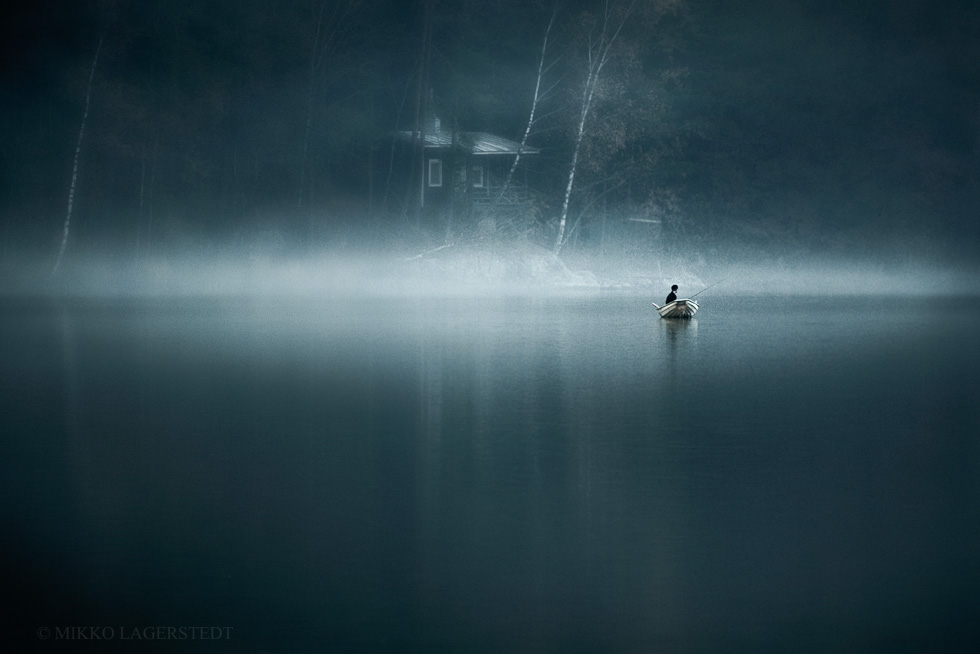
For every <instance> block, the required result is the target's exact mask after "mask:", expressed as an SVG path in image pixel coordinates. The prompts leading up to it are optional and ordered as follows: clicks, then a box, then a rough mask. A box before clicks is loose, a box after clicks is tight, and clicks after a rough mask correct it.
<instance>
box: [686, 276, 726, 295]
mask: <svg viewBox="0 0 980 654" xmlns="http://www.w3.org/2000/svg"><path fill="white" fill-rule="evenodd" d="M723 281H725V280H724V279H719V280H718V281H717V282H715V283H714V284H712V285H711V286H717V285H718V284H720V283H722V282H723ZM711 286H705V287H704V288H702V289H701V290H700V291H698V292H697V293H695V294H694V295H692V296H691V298H692V299H693V298H696V297H697V296H699V295H701V294H702V293H704V292H705V291H707V290H708V289H709V288H711Z"/></svg>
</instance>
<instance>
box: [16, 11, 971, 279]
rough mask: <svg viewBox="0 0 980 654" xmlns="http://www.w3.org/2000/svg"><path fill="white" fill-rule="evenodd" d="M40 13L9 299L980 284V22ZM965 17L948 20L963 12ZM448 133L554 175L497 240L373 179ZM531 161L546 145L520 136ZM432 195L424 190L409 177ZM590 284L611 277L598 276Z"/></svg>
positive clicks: (22, 88)
mask: <svg viewBox="0 0 980 654" xmlns="http://www.w3.org/2000/svg"><path fill="white" fill-rule="evenodd" d="M737 4H738V6H737V7H736V6H734V4H733V3H725V2H721V1H719V0H650V1H647V2H638V1H636V0H608V1H603V0H576V1H574V2H561V1H559V2H552V1H551V0H541V1H531V2H527V1H522V0H458V1H453V2H449V1H448V0H415V1H411V2H407V1H399V0H300V1H285V0H284V1H273V0H208V1H207V2H201V1H199V0H193V1H192V0H145V1H141V2H125V1H123V0H101V1H90V2H72V3H64V2H54V1H51V0H42V1H39V2H36V3H29V4H24V5H23V6H20V7H18V8H15V9H7V10H5V11H6V12H8V13H9V14H10V15H9V16H8V19H7V20H6V21H4V22H5V27H4V30H5V38H4V39H3V41H4V43H3V46H2V47H3V50H4V52H3V60H4V61H5V62H6V63H5V65H4V68H3V72H2V77H0V84H2V88H3V101H2V105H0V112H2V113H0V130H2V132H0V136H2V149H0V184H2V186H0V220H2V225H0V239H2V251H0V256H2V262H3V264H2V265H3V268H2V270H3V271H4V274H9V273H10V271H11V269H12V268H14V267H20V266H22V264H23V261H25V260H29V261H32V262H34V263H35V264H36V265H37V266H38V268H39V269H44V270H50V269H52V268H55V269H57V268H58V266H59V265H60V264H61V260H62V258H64V261H65V263H66V265H70V262H72V261H77V260H80V258H82V257H95V258H104V259H112V260H115V261H125V262H129V263H131V264H132V265H134V266H140V265H142V264H144V263H146V262H148V261H153V260H168V259H172V260H177V259H179V258H181V257H196V258H204V259H207V258H209V257H217V256H227V255H229V254H234V255H241V256H246V257H248V256H267V257H272V258H276V257H283V256H288V255H290V254H291V253H303V254H309V253H316V252H354V253H356V252H362V251H365V252H373V253H385V254H390V255H391V256H393V257H397V258H400V259H404V258H405V257H411V256H413V255H419V253H425V252H427V251H432V250H434V249H436V248H440V247H447V246H458V247H461V246H462V245H464V244H466V243H473V242H475V241H477V240H480V239H483V240H486V239H489V240H490V241H491V242H492V244H493V246H494V247H500V248H510V247H515V245H514V244H533V245H534V246H535V247H541V248H546V249H548V250H550V251H551V252H553V253H554V254H556V255H559V256H560V257H562V258H563V259H565V260H567V261H583V262H586V263H584V264H583V265H589V266H591V267H593V268H599V267H601V264H600V263H598V262H600V261H616V262H617V263H619V264H622V265H624V266H626V267H630V266H633V267H640V268H642V267H644V266H646V267H649V266H650V265H651V261H659V260H670V259H679V258H683V259H684V260H687V261H691V262H695V264H696V262H699V261H700V262H705V261H710V260H711V259H712V258H722V257H724V258H729V259H730V258H738V257H746V258H750V259H751V258H760V257H762V258H771V259H773V260H776V259H780V258H786V257H789V258H792V257H793V256H796V255H797V254H799V253H814V252H815V253H818V254H819V253H827V254H829V255H835V256H837V255H840V256H848V255H849V254H861V255H862V256H866V255H868V253H869V252H871V253H872V254H873V256H879V257H881V258H886V259H887V258H898V259H901V258H903V257H912V256H917V255H918V254H923V253H925V254H926V255H928V256H935V257H938V258H944V259H954V260H968V261H969V260H971V258H972V257H973V256H974V252H975V251H976V247H977V245H978V244H980V228H978V227H977V223H976V219H975V216H976V215H978V211H977V210H978V208H980V201H978V195H980V194H978V191H980V138H978V135H980V82H978V79H980V74H978V73H980V71H978V63H977V62H978V61H980V46H978V44H977V40H976V39H975V38H972V37H971V35H972V34H974V32H973V30H974V29H975V28H976V27H977V25H978V10H977V9H976V8H971V7H970V6H969V5H968V4H966V3H964V4H963V5H962V6H961V7H955V8H952V10H951V8H950V7H947V6H943V7H938V6H934V5H931V4H929V3H926V2H917V1H913V0H905V1H902V2H897V3H886V2H876V1H872V2H866V3H859V5H853V4H851V3H843V2H840V3H838V2H826V3H817V2H806V1H802V0H798V1H790V2H784V3H766V2H761V1H751V2H748V3H737ZM954 4H956V3H954ZM433 114H438V115H439V116H441V117H442V120H443V121H450V122H451V123H452V124H453V125H459V126H461V128H462V129H468V130H479V131H482V132H487V133H492V134H498V135H501V136H503V137H506V138H508V139H511V140H513V141H514V142H522V143H525V144H526V145H527V146H528V147H533V148H535V149H537V150H538V151H539V152H540V154H538V155H537V156H534V157H525V158H524V160H523V162H522V165H524V166H526V167H528V168H529V170H530V171H531V174H532V175H533V179H534V185H533V186H534V189H533V191H534V193H533V196H532V198H531V200H530V201H529V202H528V204H527V206H526V211H524V213H523V214H522V216H521V218H520V219H519V220H516V221H508V222H506V223H505V224H500V225H497V226H496V228H495V230H494V231H493V232H492V233H490V234H487V233H486V230H481V229H480V227H479V225H476V224H468V223H467V220H466V217H465V216H459V217H457V219H456V220H455V221H454V223H453V226H452V229H451V230H450V229H448V228H447V227H446V226H445V225H443V224H441V223H439V224H434V223H433V222H432V221H426V220H424V219H423V218H421V217H420V213H421V209H420V207H419V204H418V198H417V197H408V196H406V197H404V198H402V199H401V202H400V203H398V206H399V209H398V210H391V209H390V207H389V206H387V205H384V204H383V203H382V202H381V201H380V198H382V197H383V196H385V194H386V193H389V192H390V189H389V188H388V187H387V184H388V181H389V180H388V179H387V178H386V176H385V175H384V174H383V173H382V174H379V168H378V166H377V165H376V162H377V161H379V160H384V157H385V153H384V150H383V149H384V147H385V145H384V144H385V143H386V141H385V138H386V136H387V135H390V134H392V133H393V132H395V131H397V130H409V131H411V132H412V133H413V134H416V135H417V136H418V135H419V129H420V126H421V125H422V124H423V122H424V120H425V117H426V116H429V115H433ZM522 136H523V137H524V138H523V140H522ZM417 174H421V173H417ZM590 262H591V263H590Z"/></svg>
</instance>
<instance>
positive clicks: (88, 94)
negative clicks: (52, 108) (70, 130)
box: [51, 35, 105, 276]
mask: <svg viewBox="0 0 980 654" xmlns="http://www.w3.org/2000/svg"><path fill="white" fill-rule="evenodd" d="M104 38H105V35H102V36H100V37H99V45H98V46H97V47H96V48H95V56H94V57H92V68H91V70H90V71H89V74H88V84H87V85H86V87H85V110H84V111H83V112H82V125H81V127H79V129H78V142H77V143H76V144H75V161H74V163H73V164H72V169H71V185H70V186H69V187H68V211H67V212H66V214H65V226H64V228H63V229H62V233H61V247H60V248H59V249H58V258H57V259H55V261H54V268H53V269H52V270H51V275H52V276H53V275H54V274H55V273H57V272H58V268H59V267H60V266H61V259H62V257H64V256H65V248H66V247H68V234H69V232H70V230H71V212H72V208H73V207H74V203H75V187H76V186H77V184H78V163H79V160H80V159H81V156H82V144H83V143H84V140H85V123H86V122H88V112H89V107H90V106H91V103H92V84H93V81H94V80H95V69H96V67H97V66H98V65H99V53H101V52H102V41H103V40H104Z"/></svg>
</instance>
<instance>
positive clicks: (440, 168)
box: [375, 117, 540, 227]
mask: <svg viewBox="0 0 980 654" xmlns="http://www.w3.org/2000/svg"><path fill="white" fill-rule="evenodd" d="M420 143H421V139H420V138H419V135H418V134H416V133H415V132H414V131H413V130H402V131H398V132H395V133H394V134H392V135H391V136H390V137H389V139H388V140H387V141H386V142H385V143H384V145H383V147H380V148H378V150H377V151H376V153H375V171H376V172H375V179H376V180H377V181H378V182H379V183H380V184H381V185H382V186H383V188H382V189H380V190H379V192H376V197H378V196H379V195H380V196H382V197H380V198H379V199H380V200H381V203H382V204H383V206H384V207H385V209H386V210H388V211H390V212H393V213H401V214H404V215H411V216H414V215H417V216H419V218H420V222H423V223H424V224H426V225H428V226H431V227H439V226H440V225H445V224H448V223H449V222H450V221H454V222H456V223H457V224H460V221H469V222H470V223H471V224H472V223H475V222H477V221H479V220H480V219H482V218H483V217H485V216H487V215H493V214H494V213H501V214H512V213H514V212H515V211H516V212H520V211H522V210H524V209H526V208H527V207H528V206H529V202H530V189H529V186H528V170H529V167H528V162H529V161H530V160H531V158H532V157H534V156H535V155H537V154H540V150H538V149H537V148H532V147H529V146H525V147H524V148H523V149H521V145H520V143H518V142H517V141H512V140H510V139H507V138H503V137H501V136H496V135H494V134H489V133H487V132H466V131H462V130H459V129H455V128H449V127H447V126H446V125H445V124H444V123H443V122H442V121H441V120H440V119H439V118H437V117H433V118H430V120H429V121H428V122H427V124H426V126H425V130H424V147H423V148H422V151H421V153H420V152H419V144H420ZM519 151H520V154H521V160H520V162H519V164H518V167H517V169H516V170H515V171H514V175H513V176H512V178H511V180H510V183H509V184H507V189H506V191H505V192H503V193H502V191H504V183H505V181H506V179H507V175H508V173H509V172H510V168H511V166H512V165H513V163H514V158H515V157H516V156H517V154H518V152H519Z"/></svg>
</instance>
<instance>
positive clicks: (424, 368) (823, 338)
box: [0, 277, 980, 652]
mask: <svg viewBox="0 0 980 654" xmlns="http://www.w3.org/2000/svg"><path fill="white" fill-rule="evenodd" d="M741 279H744V280H749V279H750V278H749V277H745V278H741ZM691 283H692V284H693V283H694V282H693V280H692V281H691ZM747 283H748V282H747ZM749 285H750V286H751V284H749ZM717 288H718V289H719V290H720V289H721V288H722V286H719V287H717ZM388 290H389V292H390V291H391V289H388ZM656 290H657V291H658V293H657V297H656V298H654V299H656V300H657V301H659V300H660V299H661V298H659V295H660V293H659V289H656ZM698 299H699V300H700V301H701V305H702V309H701V311H700V312H699V314H698V316H697V317H696V318H695V319H694V320H690V321H666V320H661V319H659V317H658V316H657V314H656V313H655V312H654V311H653V310H652V307H650V304H649V301H650V298H649V297H647V296H646V295H645V294H639V295H637V294H634V293H581V292H574V293H572V294H565V295H554V294H551V295H540V296H539V295H530V294H529V295H526V296H523V297H519V296H514V295H511V296H488V295H486V294H484V295H480V296H476V297H461V296H447V295H445V294H443V295H436V296H413V297H400V298H399V297H393V296H391V295H387V296H367V295H360V296H347V297H340V296H337V295H334V296H332V297H331V296H310V295H300V296H297V297H288V296H284V295H261V294H258V295H221V296H214V295H210V296H184V297H173V296H168V297H150V298H142V297H136V298H134V297H123V298H113V297H105V296H101V297H97V298H94V299H91V298H87V297H76V298H70V297H68V298H65V297H62V298H60V299H59V298H54V299H53V298H50V297H49V298H29V297H21V298H12V297H7V298H4V300H3V305H4V306H3V312H2V318H0V368H2V370H0V372H2V379H3V387H2V389H3V392H2V393H0V417H2V422H3V424H4V426H5V431H6V432H7V434H8V435H9V436H8V437H7V439H6V441H5V446H4V448H5V452H4V457H3V463H2V464H0V465H2V468H3V473H4V474H3V475H2V479H3V481H2V484H3V486H2V490H3V491H4V492H3V494H2V497H3V498H4V499H3V501H2V502H0V515H2V517H3V519H4V522H5V524H6V525H8V528H7V529H6V530H5V532H4V536H3V541H2V542H3V547H4V551H5V553H6V557H5V565H6V566H7V569H6V570H5V573H6V577H7V578H8V579H9V580H10V582H9V583H10V586H9V587H10V589H11V592H12V593H13V594H14V595H15V596H16V597H18V599H19V601H18V603H17V607H16V609H14V612H13V616H14V618H13V620H12V622H13V624H14V626H13V627H11V633H10V634H8V638H11V640H13V641H14V642H18V643H20V644H26V645H36V644H37V637H36V635H35V632H36V629H37V626H39V625H47V624H52V625H57V624H61V623H64V624H68V623H71V624H75V623H85V624H88V623H91V624H113V625H127V626H144V625H150V626H157V625H169V624H184V623H188V624H190V623H194V624H196V623H198V622H203V623H207V624H215V625H218V626H222V627H232V628H233V631H232V634H233V636H232V638H231V640H230V641H228V642H225V643H217V644H218V645H222V646H225V647H226V649H227V650H229V651H239V650H241V649H246V650H251V649H264V650H267V651H276V650H280V649H281V650H287V651H319V650H321V649H322V648H323V647H324V645H325V644H326V645H329V646H330V647H334V648H336V649H339V650H342V651H343V650H358V651H376V652H391V651H431V650H432V649H435V648H448V649H453V650H464V651H486V652H492V651H515V650H518V651H555V650H566V649H570V648H574V647H581V646H583V644H584V646H585V647H586V649H589V650H592V651H617V652H646V651H665V652H689V651H705V650H710V651H721V650H724V651H733V650H734V651H758V650H759V649H760V648H775V649H779V650H793V651H827V650H840V649H854V648H858V649H862V650H881V649H888V650H889V651H921V650H922V649H923V648H924V647H925V648H928V647H932V646H933V645H938V646H940V647H941V648H943V649H950V648H951V649H954V650H955V649H958V648H960V647H961V646H963V645H964V644H965V643H969V642H972V641H973V639H975V638H976V637H977V635H978V634H977V632H976V626H975V623H974V620H973V616H975V614H976V609H977V605H976V600H975V598H976V596H977V594H976V591H977V589H978V588H980V578H978V576H977V571H976V567H975V565H974V564H973V557H974V553H975V551H976V550H977V548H978V547H980V540H978V538H980V536H978V533H977V531H976V529H975V528H974V525H975V524H976V520H977V517H978V516H980V494H978V493H977V489H976V484H975V479H976V478H977V475H978V474H980V451H978V450H977V444H976V434H977V433H978V430H980V413H978V412H977V409H976V404H975V401H974V400H975V398H976V397H978V396H980V349H978V346H977V340H976V338H975V335H976V333H977V329H978V327H980V305H978V304H977V301H976V299H975V298H972V299H958V300H956V301H953V302H950V301H949V300H948V298H944V297H935V298H929V297H926V298H922V297H920V298H918V301H917V302H916V303H915V304H914V307H910V306H909V305H908V303H901V302H895V298H894V297H891V296H880V295H862V296H849V297H832V296H831V297H826V296H819V295H804V296H784V297H782V298H780V299H779V302H778V304H777V305H776V306H774V305H773V301H774V299H773V298H772V297H767V296H765V295H755V296H749V297H739V296H737V295H736V294H727V295H726V294H722V293H719V294H717V295H716V294H715V293H714V289H712V291H709V292H708V293H705V294H703V295H702V296H699V298H698ZM311 300H313V301H311ZM17 625H24V626H23V627H20V626H17ZM57 644H59V645H64V644H65V643H57ZM111 645H114V646H120V643H118V642H117V643H112V644H111ZM119 651H121V650H119Z"/></svg>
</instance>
